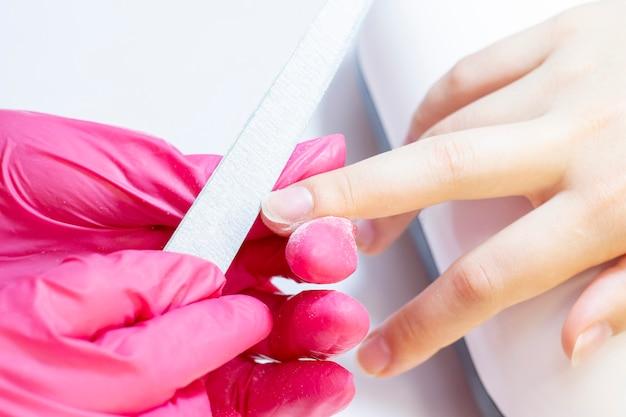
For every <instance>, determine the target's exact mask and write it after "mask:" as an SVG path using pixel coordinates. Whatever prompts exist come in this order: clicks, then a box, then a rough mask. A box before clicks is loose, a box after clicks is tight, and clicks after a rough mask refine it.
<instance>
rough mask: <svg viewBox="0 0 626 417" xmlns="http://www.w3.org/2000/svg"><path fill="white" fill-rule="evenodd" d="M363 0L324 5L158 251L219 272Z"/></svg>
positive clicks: (351, 31) (323, 85)
mask: <svg viewBox="0 0 626 417" xmlns="http://www.w3.org/2000/svg"><path fill="white" fill-rule="evenodd" d="M370 2H371V1H370V0H327V1H326V3H325V4H324V6H323V7H322V8H321V10H320V12H319V14H318V15H317V17H316V18H315V20H314V21H313V23H312V24H311V27H310V28H309V29H308V31H307V33H306V34H305V35H304V37H303V38H302V39H301V40H300V42H299V44H298V46H297V47H296V49H295V51H294V52H293V54H292V55H291V57H290V59H289V61H288V62H287V64H286V65H285V66H284V67H283V69H282V70H281V72H280V73H279V74H278V76H277V77H276V79H275V80H274V82H273V84H272V86H271V87H270V89H269V90H268V91H267V93H266V94H265V96H264V97H263V99H262V100H261V103H260V104H259V106H258V107H257V109H256V111H255V112H254V113H253V114H252V116H251V117H250V119H249V120H248V122H247V123H246V125H245V126H244V128H243V130H242V131H241V133H240V134H239V136H238V138H237V139H236V140H235V142H234V144H233V145H232V147H231V148H230V150H229V151H228V152H227V154H226V156H225V157H224V158H223V159H222V161H221V163H220V164H219V165H218V167H217V168H216V170H215V172H213V175H212V176H211V178H210V179H209V180H208V182H207V183H206V185H205V186H204V188H203V189H202V191H201V192H200V194H199V195H198V197H197V198H196V200H195V201H194V202H193V204H192V206H191V208H190V209H189V211H188V212H187V214H186V215H185V216H184V217H183V219H182V221H181V222H180V224H179V226H178V228H177V229H176V230H175V231H174V234H173V235H172V237H171V239H170V241H169V242H168V243H167V245H166V246H165V249H164V250H166V251H169V252H178V253H186V254H190V255H194V256H198V257H200V258H203V259H206V260H208V261H211V262H213V263H214V264H215V265H217V266H218V267H219V268H220V269H221V270H222V271H226V270H227V269H228V267H229V266H230V264H231V262H232V260H233V259H234V257H235V255H236V254H237V252H238V251H239V248H240V247H241V245H242V243H243V241H244V239H245V237H246V235H247V234H248V232H249V230H250V228H251V227H252V225H253V224H254V221H255V220H256V218H257V216H258V214H259V211H260V207H261V202H262V201H263V199H264V198H265V197H266V196H267V195H268V194H269V193H270V192H271V191H272V188H273V187H274V184H275V183H276V181H277V179H278V177H279V176H280V173H281V172H282V170H283V168H284V167H285V164H286V163H287V161H288V160H289V157H290V155H291V153H292V152H293V150H294V148H295V146H296V143H297V140H298V139H299V136H300V134H301V133H302V132H303V131H304V129H305V128H306V126H307V124H308V122H309V119H310V118H311V116H312V114H313V112H314V111H315V109H316V107H317V106H318V104H319V102H320V101H321V99H322V97H323V95H324V93H325V92H326V90H327V88H328V86H329V84H330V82H331V81H332V79H333V76H334V75H335V73H336V71H337V69H338V68H339V65H340V63H341V61H342V59H343V56H344V55H345V53H346V51H347V49H348V47H349V46H350V44H351V41H352V38H353V37H354V36H355V34H356V32H357V30H358V27H359V24H360V22H361V21H362V19H363V17H364V15H365V13H366V12H367V10H368V8H369V5H370Z"/></svg>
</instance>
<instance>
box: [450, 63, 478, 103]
mask: <svg viewBox="0 0 626 417" xmlns="http://www.w3.org/2000/svg"><path fill="white" fill-rule="evenodd" d="M474 78H475V74H474V73H473V71H472V68H471V65H470V58H469V57H465V58H463V59H461V60H460V61H458V62H457V63H456V64H454V66H453V67H452V68H451V69H450V71H449V72H448V75H447V77H446V87H447V89H448V90H449V91H451V92H452V93H453V94H454V93H459V92H463V91H465V90H467V88H468V86H470V85H471V84H472V82H473V79H474Z"/></svg>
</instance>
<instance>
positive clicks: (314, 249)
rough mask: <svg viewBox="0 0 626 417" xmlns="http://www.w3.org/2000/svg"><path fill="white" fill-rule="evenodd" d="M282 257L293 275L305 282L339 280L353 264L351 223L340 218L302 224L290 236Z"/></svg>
mask: <svg viewBox="0 0 626 417" xmlns="http://www.w3.org/2000/svg"><path fill="white" fill-rule="evenodd" d="M285 256H286V258H287V263H288V264H289V267H290V268H291V270H292V271H293V272H294V274H296V275H297V276H298V277H299V278H301V279H302V280H304V281H306V282H311V283H317V284H330V283H335V282H338V281H341V280H343V279H345V278H347V277H348V276H350V275H351V274H352V273H353V272H354V271H355V270H356V267H357V262H358V255H357V247H356V242H355V228H354V225H353V224H352V222H351V221H350V220H348V219H344V218H340V217H322V218H319V219H315V220H312V221H310V222H307V223H304V224H302V225H301V226H300V227H298V228H297V229H296V231H295V232H294V233H293V234H292V235H291V236H290V238H289V242H288V243H287V247H286V249H285Z"/></svg>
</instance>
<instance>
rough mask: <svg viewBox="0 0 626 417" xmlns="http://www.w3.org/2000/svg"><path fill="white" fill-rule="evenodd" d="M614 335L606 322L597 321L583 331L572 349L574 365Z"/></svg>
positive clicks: (586, 357)
mask: <svg viewBox="0 0 626 417" xmlns="http://www.w3.org/2000/svg"><path fill="white" fill-rule="evenodd" d="M611 336H613V330H612V329H611V326H609V324H608V323H606V322H601V323H596V324H594V325H592V326H590V327H588V328H587V330H585V331H584V332H582V333H581V334H580V335H579V336H578V338H577V339H576V343H575V344H574V350H573V351H572V366H574V367H576V366H578V365H579V364H580V363H581V362H583V361H585V360H587V359H588V358H589V357H590V356H591V355H593V353H595V352H596V351H597V350H598V349H600V347H601V346H602V345H603V344H605V343H606V341H607V340H608V339H609V338H610V337H611Z"/></svg>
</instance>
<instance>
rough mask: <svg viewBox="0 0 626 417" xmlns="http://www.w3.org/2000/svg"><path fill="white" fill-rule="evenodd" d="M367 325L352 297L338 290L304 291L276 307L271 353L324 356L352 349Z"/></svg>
mask: <svg viewBox="0 0 626 417" xmlns="http://www.w3.org/2000/svg"><path fill="white" fill-rule="evenodd" d="M368 329H369V315H368V313H367V310H366V309H365V307H363V305H361V304H360V303H359V302H358V301H356V300H355V299H353V298H352V297H350V296H348V295H346V294H343V293H341V292H339V291H329V290H316V291H304V292H301V293H300V294H298V295H296V296H294V297H291V298H290V299H288V300H287V301H286V302H285V303H284V304H283V305H282V306H281V307H280V309H279V310H278V314H277V317H276V324H275V326H274V330H273V332H272V335H271V336H270V350H271V356H272V357H274V358H275V359H279V360H291V359H298V358H315V359H325V358H327V357H329V356H332V355H336V354H340V353H344V352H346V351H348V350H350V349H352V348H353V347H354V346H356V345H357V344H358V343H359V342H361V340H363V338H364V337H365V335H366V334H367V331H368Z"/></svg>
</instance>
